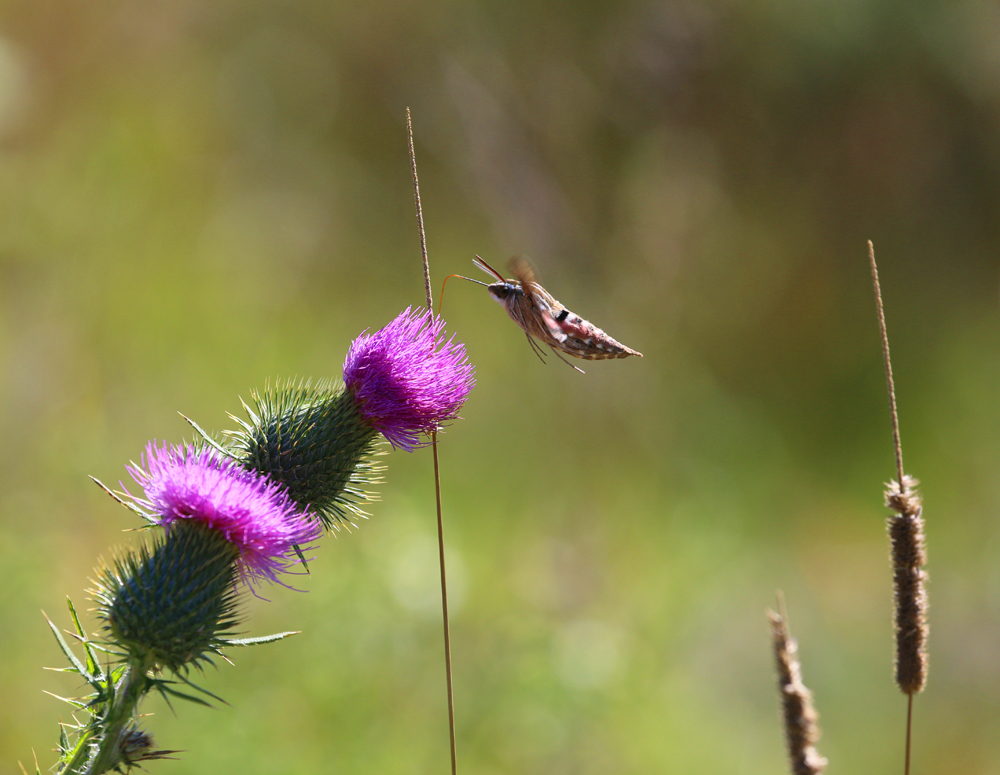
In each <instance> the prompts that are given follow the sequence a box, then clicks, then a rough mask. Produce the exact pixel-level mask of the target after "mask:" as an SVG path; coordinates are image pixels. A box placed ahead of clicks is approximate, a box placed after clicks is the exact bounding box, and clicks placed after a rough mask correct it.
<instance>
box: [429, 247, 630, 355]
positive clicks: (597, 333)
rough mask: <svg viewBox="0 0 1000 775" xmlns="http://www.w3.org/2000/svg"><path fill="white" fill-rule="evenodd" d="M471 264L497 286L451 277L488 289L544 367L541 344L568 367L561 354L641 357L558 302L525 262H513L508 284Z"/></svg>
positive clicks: (489, 268) (481, 262)
mask: <svg viewBox="0 0 1000 775" xmlns="http://www.w3.org/2000/svg"><path fill="white" fill-rule="evenodd" d="M472 263H474V264H475V265H476V266H477V267H479V268H480V269H482V270H483V271H484V272H486V273H487V274H489V275H490V276H491V277H494V278H496V282H494V283H484V282H480V281H479V280H473V279H472V278H471V277H463V276H462V275H449V276H450V277H461V278H462V279H463V280H468V281H469V282H473V283H478V284H479V285H485V286H486V290H487V291H489V294H490V296H492V297H493V298H494V299H495V300H496V301H497V302H498V303H499V304H500V306H502V307H503V308H504V309H505V310H507V314H508V315H509V316H510V319H511V320H513V321H514V322H515V323H517V325H518V326H520V327H521V330H522V331H524V334H525V336H526V337H527V339H528V344H530V345H531V347H532V349H533V350H534V351H535V354H536V355H537V356H538V357H539V359H540V360H541V361H542V362H543V363H544V362H545V358H544V354H543V352H542V348H541V346H540V345H539V344H538V342H541V343H542V344H547V345H548V346H549V347H550V348H552V351H553V352H554V353H555V354H556V355H557V356H558V357H559V359H560V360H562V361H563V362H565V363H566V364H567V365H569V366H573V364H572V363H570V362H569V361H567V360H566V359H565V358H563V357H562V355H561V354H560V353H566V354H567V355H572V356H573V357H574V358H583V359H585V360H588V361H600V360H606V359H608V358H627V357H628V356H630V355H635V356H638V357H639V358H641V357H642V353H641V352H638V351H636V350H633V349H632V348H631V347H626V346H625V345H623V344H622V343H621V342H619V341H617V340H615V339H612V338H611V337H610V336H608V335H607V334H606V333H604V331H602V330H601V329H599V328H598V327H597V326H595V325H594V324H593V323H591V322H590V321H589V320H584V319H583V318H582V317H580V316H579V315H577V314H576V313H574V312H570V311H569V310H568V309H567V308H566V307H565V306H564V305H563V304H561V303H560V302H558V301H556V299H555V298H553V296H552V294H550V293H549V292H548V291H546V290H545V289H544V288H543V287H542V286H541V285H540V284H539V283H538V282H537V281H536V280H535V273H534V271H532V269H531V265H530V264H529V263H528V262H527V260H525V259H524V258H522V257H515V258H512V259H511V260H510V269H511V271H512V272H513V273H514V277H515V278H516V279H514V280H505V279H504V277H503V275H501V274H500V273H499V272H498V271H497V270H496V269H494V268H493V267H492V266H490V265H489V264H487V263H486V262H485V261H484V260H483V259H482V258H480V257H479V256H476V258H475V260H474V261H473V262H472ZM447 280H448V278H445V282H447ZM442 293H443V289H442ZM532 337H534V339H533V338H532ZM536 339H537V340H538V341H537V342H536V341H535V340H536ZM573 368H574V369H576V370H577V371H579V372H580V373H581V374H583V373H584V371H583V369H581V368H580V367H578V366H573Z"/></svg>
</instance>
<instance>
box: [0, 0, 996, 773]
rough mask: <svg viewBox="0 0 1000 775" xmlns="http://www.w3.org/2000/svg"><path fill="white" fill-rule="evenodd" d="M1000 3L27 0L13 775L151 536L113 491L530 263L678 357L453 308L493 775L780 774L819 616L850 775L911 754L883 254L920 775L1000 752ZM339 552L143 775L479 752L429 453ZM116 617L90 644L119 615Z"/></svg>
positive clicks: (9, 283)
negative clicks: (102, 567) (781, 599)
mask: <svg viewBox="0 0 1000 775" xmlns="http://www.w3.org/2000/svg"><path fill="white" fill-rule="evenodd" d="M998 52H1000V12H998V10H997V7H996V6H995V5H994V4H992V3H987V2H982V1H981V0H963V1H961V2H954V3H903V2H894V1H893V0H853V1H852V2H840V1H836V2H835V1H834V0H816V1H815V2H809V3H796V2H788V1H787V0H748V2H740V3H736V2H724V1H722V0H715V1H712V0H706V1H701V0H672V1H671V0H659V1H653V0H648V1H646V0H627V1H625V2H617V3H600V2H581V3H570V2H561V3H546V4H538V3H525V2H496V1H495V0H475V1H473V2H447V0H432V1H431V2H407V1H406V0H374V1H373V2H369V3H365V4H360V3H346V2H338V1H337V0H332V1H330V2H310V1H309V0H286V1H285V2H281V3H262V2H254V1H253V0H250V1H244V2H213V3H200V2H199V3H196V2H190V1H189V0H185V1H182V2H170V3H135V2H116V1H114V0H113V1H112V2H105V3H86V2H81V1H80V0H69V2H63V1H60V2H55V1H53V0H31V1H30V2H27V1H23V0H8V2H6V3H3V4H2V6H0V304H2V309H0V407H2V408H0V434H2V436H0V438H2V444H0V580H2V585H3V586H2V588H3V590H4V593H3V596H2V599H0V654H2V659H0V685H2V687H3V689H2V694H3V697H4V702H3V703H0V761H2V764H0V769H2V771H3V772H15V771H16V766H17V765H16V762H17V761H18V760H22V761H24V762H25V763H26V764H28V763H30V761H31V756H32V753H31V752H32V750H35V751H36V752H37V753H38V756H39V761H40V763H41V765H42V768H43V769H45V768H46V767H47V766H48V765H49V764H51V763H52V761H54V756H53V754H51V753H50V749H51V748H52V746H53V745H54V744H55V742H56V737H57V727H56V722H57V719H58V718H59V717H60V716H62V717H63V718H68V712H67V711H68V709H67V707H66V706H65V705H63V704H61V703H59V702H58V701H56V700H55V699H53V698H51V697H49V696H47V695H45V694H43V690H47V691H51V692H54V693H56V694H63V695H71V694H74V693H76V692H78V691H79V690H80V687H79V686H78V684H77V682H75V681H74V680H73V678H72V677H71V676H65V675H60V674H54V673H48V672H43V668H44V667H46V666H52V667H59V666H61V664H62V663H63V662H62V657H61V655H60V653H59V651H58V649H57V647H56V644H55V642H54V641H53V638H52V636H51V633H49V631H48V629H47V627H46V625H45V623H44V620H43V619H42V617H41V614H40V613H39V611H40V609H44V610H45V611H46V612H47V613H48V614H49V615H50V616H52V617H53V618H54V619H55V620H56V621H57V622H59V623H60V624H64V625H66V624H68V618H67V615H66V612H65V603H64V599H65V596H66V595H71V596H72V597H73V599H74V600H75V601H76V602H77V603H78V605H79V606H80V607H81V608H86V607H87V605H88V604H87V603H86V595H85V592H84V590H85V589H86V588H87V586H88V584H89V582H88V579H89V577H90V576H91V575H92V573H93V568H94V567H95V565H96V563H97V558H98V557H99V556H101V555H103V556H107V555H108V554H109V553H110V552H111V550H112V548H113V547H115V546H120V545H123V544H125V545H127V544H130V543H132V542H134V541H136V540H137V536H135V535H134V534H129V533H124V534H123V532H122V531H123V530H127V529H129V528H132V527H135V526H136V520H135V519H133V518H132V516H131V515H130V514H129V512H127V511H125V510H124V509H122V508H120V507H118V506H116V505H115V504H114V503H113V502H112V501H111V500H110V499H108V498H107V497H106V496H105V495H104V494H102V493H101V492H100V491H99V490H98V489H97V488H96V487H95V486H94V485H93V484H91V482H90V481H89V480H88V479H87V476H88V475H94V476H96V477H98V478H100V479H102V480H104V481H106V482H111V483H113V482H116V481H117V480H118V479H120V478H124V477H125V471H124V468H123V466H124V464H125V463H126V462H127V461H128V460H130V459H138V456H139V455H140V453H141V451H142V449H143V447H144V445H145V443H146V441H147V440H149V439H154V438H155V439H163V440H169V441H180V440H182V439H184V438H190V436H191V433H190V430H189V428H188V427H187V426H186V424H185V423H184V421H183V420H182V419H181V418H180V417H179V416H178V414H177V412H183V413H184V414H186V415H188V416H190V417H192V418H194V419H196V420H197V421H198V422H199V423H201V424H202V425H203V426H204V427H206V428H209V429H222V428H227V427H232V426H233V423H232V422H231V421H230V420H229V419H228V418H227V417H226V412H227V411H232V412H236V411H237V410H238V409H239V397H240V396H243V397H248V395H249V391H250V390H251V389H252V388H254V387H261V386H263V385H264V384H265V383H266V382H267V381H268V380H271V381H273V380H274V379H275V378H279V377H295V376H312V377H322V376H330V375H338V374H339V371H340V365H341V362H342V358H343V355H344V353H345V352H346V349H347V347H348V345H349V343H350V341H351V340H352V339H353V338H354V337H356V336H357V335H358V334H359V333H360V332H361V331H362V330H363V329H365V328H368V327H380V326H382V325H384V324H385V323H386V322H388V321H389V320H390V319H391V318H392V317H394V316H395V315H396V314H397V313H398V312H399V311H400V310H401V309H403V308H404V307H405V306H406V305H409V304H419V303H421V301H422V299H423V285H422V279H421V270H420V262H419V248H418V241H417V234H416V226H415V220H414V215H413V197H412V189H411V183H410V178H409V175H410V171H409V162H408V160H407V155H406V138H405V123H404V120H405V119H404V117H405V108H406V107H407V106H410V107H411V108H412V110H413V115H414V122H415V133H416V148H417V158H418V164H419V170H420V174H421V184H422V195H423V203H424V212H425V217H426V222H427V236H428V244H429V248H430V254H431V266H432V271H433V274H434V278H435V286H436V287H435V293H436V294H437V293H439V287H440V282H441V280H442V279H443V277H444V276H445V275H446V274H449V273H452V272H461V273H464V274H469V275H475V274H476V272H475V270H474V268H473V267H472V265H471V263H470V260H471V258H472V256H473V255H474V254H475V253H479V254H480V255H482V256H483V257H484V258H486V259H487V260H488V261H490V262H491V263H494V264H496V265H498V266H502V265H504V263H505V261H506V259H507V257H509V256H511V255H513V254H516V253H524V254H527V255H529V256H531V257H532V259H533V260H534V262H535V264H536V265H537V267H538V270H539V272H540V279H541V280H542V281H543V283H544V284H545V285H546V286H547V287H548V289H549V290H550V291H551V292H552V293H553V294H554V295H555V296H556V297H557V298H559V299H560V300H561V301H563V302H564V303H565V304H566V305H567V306H568V307H570V309H572V310H573V311H575V312H578V313H580V314H581V315H583V316H584V317H587V318H589V319H591V320H592V321H593V322H594V323H595V324H597V325H598V326H601V327H603V328H605V329H606V330H607V331H608V332H609V333H610V334H611V335H612V336H614V337H616V338H618V339H620V340H621V341H622V342H624V343H626V344H627V345H629V346H631V347H634V348H636V349H638V350H640V351H642V352H643V353H644V354H645V358H643V359H642V360H639V359H635V358H633V359H629V360H625V361H613V362H605V363H593V364H584V367H585V368H586V370H587V374H586V375H585V376H581V375H579V374H577V373H576V372H574V371H572V370H571V369H569V368H567V367H566V366H564V365H563V364H562V363H560V362H559V361H558V360H556V359H554V358H550V359H549V363H548V365H542V364H541V363H539V362H538V360H537V359H536V357H535V356H534V355H533V354H532V352H531V351H530V349H529V348H528V346H527V344H526V343H525V341H524V337H523V336H522V334H521V333H520V332H519V331H518V330H517V329H516V327H515V326H514V325H513V324H512V323H511V322H510V321H509V320H508V319H507V318H506V315H505V314H504V313H503V311H502V310H501V309H499V308H498V307H497V306H496V305H495V304H494V303H493V302H492V301H491V300H490V299H489V298H488V297H487V295H486V293H485V291H484V290H483V289H482V288H480V287H478V286H473V285H470V284H465V283H461V281H453V282H452V283H451V284H449V286H448V294H447V299H446V305H445V309H444V314H445V317H446V318H447V319H448V321H449V330H451V331H454V332H456V333H457V334H458V336H459V337H460V338H461V339H462V341H464V342H465V344H466V345H467V348H468V351H469V355H470V357H471V359H472V360H473V361H474V363H475V364H476V367H477V370H478V387H477V388H476V390H475V391H474V392H473V394H472V396H471V398H470V400H469V402H468V403H467V405H466V406H465V409H464V411H463V416H464V420H462V421H460V422H456V423H455V424H453V425H452V426H451V427H450V428H449V429H448V430H447V433H445V434H444V435H443V438H442V446H441V459H442V467H443V478H444V481H443V486H444V502H445V508H446V520H447V526H446V532H447V541H448V547H449V551H450V557H451V565H450V570H451V578H452V601H453V613H454V619H453V622H452V633H453V640H454V649H455V681H456V695H457V714H458V739H459V760H460V767H461V771H462V772H464V773H477V774H484V775H489V774H492V773H508V772H516V773H557V774H559V773H567V774H568V773H574V774H575V773H580V774H585V773H609V772H613V773H651V772H678V773H727V774H731V773H747V774H753V773H775V772H782V771H786V770H787V767H786V765H785V760H784V756H785V754H784V748H783V742H782V737H781V732H780V730H779V727H778V722H777V694H776V690H775V687H774V685H773V678H772V675H773V669H772V665H771V652H770V644H769V639H768V630H767V625H766V620H765V617H764V611H765V609H766V608H767V607H769V606H772V605H773V599H774V593H775V590H776V589H778V588H781V589H783V590H784V592H785V595H786V598H787V602H788V607H789V612H790V618H791V623H792V629H793V634H794V635H796V636H797V637H798V638H799V640H800V652H801V656H802V659H803V662H804V675H805V680H806V683H807V684H808V685H809V686H810V688H812V689H813V691H814V693H815V696H816V700H817V704H818V708H819V711H820V714H821V723H822V727H823V730H824V737H823V739H822V741H821V742H820V746H819V748H820V751H821V753H823V754H824V755H825V756H827V757H829V758H830V759H831V761H832V765H831V767H830V771H831V772H852V773H858V774H863V773H885V772H893V771H901V770H902V740H903V722H904V718H905V702H904V698H903V697H902V696H901V695H900V694H899V693H898V691H897V690H896V688H895V686H894V684H893V681H892V637H891V623H890V617H891V601H890V577H889V571H888V564H887V542H886V539H885V530H884V517H885V513H886V512H885V509H884V508H883V507H882V505H881V501H882V494H881V492H882V483H883V482H884V481H886V480H888V479H889V478H890V477H891V476H893V475H894V465H893V458H892V451H891V438H890V431H889V420H888V412H887V406H886V397H885V383H884V377H883V372H882V364H881V353H880V349H879V343H878V339H877V331H876V319H875V311H874V304H873V301H872V295H871V289H870V284H869V282H870V281H869V276H868V267H867V247H866V240H868V239H871V240H873V241H874V243H875V246H876V251H877V257H878V259H879V261H880V267H881V276H882V283H883V291H884V293H885V295H886V313H887V317H888V324H889V333H890V337H891V343H892V347H893V355H894V366H895V374H896V379H897V389H898V395H899V406H900V413H901V424H902V437H903V445H904V456H905V460H906V468H907V471H908V472H909V473H911V474H913V475H915V476H917V477H919V478H920V479H921V480H922V482H923V492H924V495H925V498H926V503H927V508H926V511H925V515H926V517H927V520H928V525H927V535H928V549H929V557H930V564H929V568H928V569H929V572H930V576H931V584H930V596H931V603H932V609H931V628H932V631H931V676H930V681H929V685H928V689H927V691H926V692H925V693H924V694H923V695H921V696H920V697H919V698H918V701H917V703H916V719H915V738H914V757H915V758H914V761H915V767H914V772H915V773H921V772H926V773H930V772H962V773H1000V572H998V567H1000V566H998V563H997V558H998V555H1000V536H998V519H997V515H998V509H1000V479H998V477H997V475H996V471H997V466H998V456H1000V409H998V407H997V400H996V398H997V389H998V386H1000V379H998V378H1000V360H998V356H1000V336H998V300H1000V276H998V266H1000V261H998V248H1000V220H998V215H1000V53H998ZM385 460H386V461H387V463H388V471H387V481H386V483H385V484H384V486H381V487H380V488H379V490H380V492H381V493H382V502H380V503H377V504H375V505H374V507H373V508H372V518H371V519H370V520H368V521H366V522H363V523H362V524H361V526H360V529H359V530H356V531H353V532H351V533H350V534H347V533H342V534H340V535H339V536H338V537H328V538H326V539H324V541H323V543H322V545H321V547H320V550H319V552H318V554H317V557H316V560H315V561H314V563H313V564H312V566H311V567H312V571H313V572H312V575H311V576H310V577H309V578H308V579H305V580H302V581H301V583H300V586H302V587H303V588H304V589H306V590H308V591H307V593H305V594H302V593H297V592H292V591H288V590H285V589H282V588H277V587H275V588H273V589H269V590H267V592H266V593H265V594H266V596H267V597H268V598H269V600H270V602H263V601H259V600H250V601H249V602H248V603H247V616H248V619H247V632H249V633H251V634H254V635H262V634H266V633H269V632H273V631H280V630H289V629H294V630H302V634H301V635H299V636H297V637H295V638H293V639H291V640H288V641H285V642H282V643H279V644H274V645H270V646H266V647H261V648H258V649H252V650H247V651H239V652H237V653H235V654H234V655H233V657H234V659H235V660H236V662H237V664H236V666H235V667H231V666H229V665H225V664H222V665H221V666H220V668H219V669H218V670H210V671H209V673H208V674H207V675H206V676H204V677H203V679H202V683H203V684H204V685H205V686H206V687H207V688H209V689H210V690H212V691H213V692H216V693H218V694H220V695H221V696H223V697H224V698H225V699H226V700H228V702H229V703H231V707H230V706H220V707H218V708H216V709H212V710H209V709H205V708H200V707H195V706H192V705H185V706H182V707H178V708H177V714H176V715H174V714H172V713H171V711H170V710H169V709H168V708H167V707H165V706H164V705H163V704H162V703H161V702H160V701H159V700H151V701H150V702H149V703H148V704H147V705H146V707H145V710H147V711H150V712H155V714H156V715H155V717H154V718H152V719H150V720H149V724H148V725H149V728H150V730H151V731H152V732H153V733H154V735H155V737H156V740H157V743H158V744H159V745H160V746H162V747H164V748H172V749H182V750H184V751H185V752H184V753H183V754H180V757H181V759H180V761H177V762H154V763H152V764H151V765H150V767H149V770H150V771H151V772H154V773H161V772H162V773H171V774H172V775H186V774H187V773H219V772H239V773H273V772H282V773H315V772H344V773H369V772H372V773H374V772H378V773H429V772H446V771H447V768H448V752H447V744H448V734H447V726H446V720H447V716H446V711H445V706H444V682H443V677H442V659H441V651H442V647H441V630H440V621H439V614H438V611H437V577H436V568H435V564H434V563H435V559H434V558H435V554H434V551H435V550H434V516H433V487H432V481H431V456H430V453H429V452H428V451H426V450H425V451H421V452H418V453H416V454H412V455H408V454H405V453H403V452H393V453H392V454H391V455H390V456H389V457H387V458H385ZM91 622H92V620H91Z"/></svg>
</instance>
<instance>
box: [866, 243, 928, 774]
mask: <svg viewBox="0 0 1000 775" xmlns="http://www.w3.org/2000/svg"><path fill="white" fill-rule="evenodd" d="M868 260H869V263H870V265H871V273H872V286H873V288H874V290H875V306H876V309H877V311H878V323H879V333H880V335H881V338H882V357H883V360H884V362H885V378H886V386H887V388H888V391H889V413H890V416H891V418H892V438H893V447H894V449H895V453H896V476H897V479H896V480H895V481H890V482H889V483H888V484H887V485H886V489H885V505H886V506H888V507H889V508H890V509H892V510H893V511H894V512H895V514H893V515H891V516H890V517H889V518H888V520H887V527H888V532H889V543H890V556H891V559H892V576H893V598H894V602H895V617H894V623H895V629H896V676H895V677H896V685H897V686H898V687H899V689H900V691H901V692H903V694H905V695H907V705H906V749H905V757H904V765H903V772H904V773H905V775H909V772H910V755H911V748H912V739H913V696H914V695H915V694H918V693H919V692H922V691H923V690H924V687H925V686H926V684H927V671H928V667H929V660H928V654H927V635H928V624H927V606H928V602H927V590H926V583H927V572H926V571H925V570H924V569H923V566H924V565H926V564H927V553H926V550H925V541H924V521H923V504H922V502H921V499H920V495H919V494H918V493H917V491H916V486H917V484H918V482H917V480H916V479H914V478H913V477H910V476H907V475H906V474H904V473H903V446H902V443H901V442H900V439H899V414H898V412H897V411H896V387H895V385H894V383H893V380H892V361H891V360H890V358H889V335H888V333H887V330H886V325H885V311H884V309H883V305H882V289H881V288H880V287H879V282H878V267H877V266H876V264H875V246H874V245H873V244H872V242H871V240H869V241H868Z"/></svg>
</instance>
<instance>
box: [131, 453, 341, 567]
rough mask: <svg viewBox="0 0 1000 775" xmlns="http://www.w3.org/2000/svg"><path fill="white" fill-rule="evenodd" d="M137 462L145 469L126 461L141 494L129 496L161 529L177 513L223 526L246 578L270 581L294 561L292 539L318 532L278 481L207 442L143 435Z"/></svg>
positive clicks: (297, 543)
mask: <svg viewBox="0 0 1000 775" xmlns="http://www.w3.org/2000/svg"><path fill="white" fill-rule="evenodd" d="M143 464H144V466H145V470H144V469H143V468H142V467H139V466H136V465H134V464H133V465H129V466H126V470H128V472H129V473H130V474H131V475H132V478H133V479H135V481H136V482H137V483H139V484H140V485H141V486H142V488H143V490H144V491H145V493H146V498H145V499H144V500H140V499H139V498H136V497H135V496H132V495H131V493H130V494H129V495H130V497H132V499H133V500H134V501H135V502H136V504H137V505H139V506H141V507H145V508H147V509H148V510H149V511H150V512H152V516H153V517H154V521H156V522H157V523H158V524H160V525H163V526H164V527H165V528H166V529H167V530H169V529H170V525H171V524H172V523H174V522H176V521H177V520H181V519H194V520H197V521H198V522H201V523H202V524H204V525H206V526H207V527H210V528H212V529H214V530H217V531H219V532H220V533H222V535H223V536H224V537H225V539H226V540H227V541H229V542H230V543H231V544H233V545H234V546H235V547H236V548H237V550H238V551H239V555H240V560H239V562H240V566H241V570H242V572H243V574H244V578H246V579H247V581H248V582H256V581H261V580H263V579H265V578H267V579H270V580H271V581H277V574H278V573H279V572H281V571H284V570H287V569H288V567H289V566H290V565H294V564H295V563H296V562H298V555H297V553H296V547H301V546H304V545H306V544H308V543H309V542H310V541H313V540H315V539H316V538H318V537H319V535H320V533H321V528H320V524H319V522H318V521H317V520H316V518H315V517H314V516H313V515H312V514H310V513H309V512H305V513H303V512H299V511H297V510H296V506H295V503H294V501H292V500H291V499H290V498H289V497H288V494H287V492H286V490H285V488H284V487H282V486H281V485H278V484H275V483H274V482H272V481H271V480H270V479H269V478H268V477H266V476H263V475H261V474H258V473H256V472H254V471H248V470H246V469H245V468H243V467H242V466H240V465H239V464H238V463H236V462H234V461H231V460H226V459H220V458H219V457H217V455H216V453H215V452H214V451H213V450H211V449H203V450H201V451H196V450H195V449H193V448H191V447H189V446H187V445H184V446H168V445H166V444H164V445H163V446H162V447H157V446H156V444H155V442H150V443H149V444H148V445H147V447H146V452H145V454H144V455H143ZM126 492H127V491H126Z"/></svg>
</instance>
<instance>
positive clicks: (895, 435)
mask: <svg viewBox="0 0 1000 775" xmlns="http://www.w3.org/2000/svg"><path fill="white" fill-rule="evenodd" d="M868 262H869V263H870V264H871V269H872V284H873V285H874V286H875V306H876V307H877V308H878V328H879V332H880V333H881V335H882V357H883V359H884V360H885V380H886V382H887V383H888V385H889V412H890V414H892V442H893V446H894V447H895V449H896V472H897V474H898V475H899V480H898V481H899V490H900V492H905V489H906V488H905V485H904V484H903V446H902V444H901V443H900V441H899V415H898V414H897V413H896V388H895V386H894V385H893V383H892V362H891V361H890V360H889V335H888V333H886V329H885V312H884V311H883V309H882V289H881V288H879V284H878V267H877V266H876V265H875V246H874V245H873V244H872V241H871V240H868Z"/></svg>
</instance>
